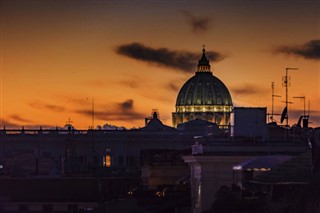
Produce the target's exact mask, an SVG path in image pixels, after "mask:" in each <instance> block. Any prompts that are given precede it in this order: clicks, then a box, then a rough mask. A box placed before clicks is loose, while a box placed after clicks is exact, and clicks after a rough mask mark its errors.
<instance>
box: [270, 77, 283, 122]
mask: <svg viewBox="0 0 320 213" xmlns="http://www.w3.org/2000/svg"><path fill="white" fill-rule="evenodd" d="M271 89H272V106H271V121H272V122H273V121H274V119H273V116H274V113H273V109H274V97H281V96H280V95H275V94H274V82H271Z"/></svg>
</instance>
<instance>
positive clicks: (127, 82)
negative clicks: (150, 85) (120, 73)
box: [118, 80, 140, 89]
mask: <svg viewBox="0 0 320 213" xmlns="http://www.w3.org/2000/svg"><path fill="white" fill-rule="evenodd" d="M118 83H119V84H122V85H125V86H127V87H130V88H133V89H136V88H138V87H139V84H140V83H139V82H138V81H135V80H123V81H119V82H118Z"/></svg>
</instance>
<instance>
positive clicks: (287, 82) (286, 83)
mask: <svg viewBox="0 0 320 213" xmlns="http://www.w3.org/2000/svg"><path fill="white" fill-rule="evenodd" d="M289 70H298V68H290V67H287V68H286V75H285V76H283V77H282V81H283V82H282V85H283V86H284V87H285V88H286V101H285V103H286V109H287V114H286V116H285V119H286V127H288V126H289V110H288V103H291V102H289V101H288V88H289V86H290V77H289V76H288V71H289Z"/></svg>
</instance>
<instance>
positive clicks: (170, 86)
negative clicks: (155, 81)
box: [168, 82, 180, 92]
mask: <svg viewBox="0 0 320 213" xmlns="http://www.w3.org/2000/svg"><path fill="white" fill-rule="evenodd" d="M168 88H169V89H170V90H172V91H175V92H177V91H179V89H180V87H179V86H178V85H177V84H175V83H173V82H171V83H169V84H168Z"/></svg>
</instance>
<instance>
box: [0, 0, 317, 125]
mask: <svg viewBox="0 0 320 213" xmlns="http://www.w3.org/2000/svg"><path fill="white" fill-rule="evenodd" d="M0 24H1V26H0V83H1V85H0V122H1V124H0V128H1V126H6V128H17V127H21V126H24V127H25V128H28V127H29V128H32V127H39V126H42V127H48V128H49V127H55V126H64V125H65V124H66V123H68V122H69V119H70V121H72V125H74V126H75V128H77V129H87V128H88V127H90V126H98V125H100V126H102V125H105V124H112V125H116V126H124V127H126V128H138V127H143V126H144V118H146V117H148V116H150V115H151V112H152V110H154V109H156V110H157V111H158V112H159V115H160V119H161V120H162V122H163V123H164V124H166V125H170V126H172V118H171V115H172V112H174V111H175V102H176V98H177V95H178V92H179V90H180V88H181V87H182V86H183V84H184V83H185V82H186V81H187V80H188V79H189V78H191V77H192V76H193V75H194V74H195V71H196V65H197V62H198V59H199V58H200V57H201V54H202V48H203V45H205V48H206V51H207V53H208V57H209V60H210V64H211V68H212V72H213V75H215V76H216V77H218V78H219V79H220V80H221V81H223V82H224V84H225V85H226V86H227V87H228V89H229V92H230V94H231V97H232V100H233V104H234V106H237V107H267V108H268V112H269V113H271V107H272V98H271V97H272V90H271V84H272V82H274V94H275V95H278V96H281V97H275V98H274V112H275V113H281V112H282V110H283V108H284V106H285V103H284V101H285V88H284V87H283V86H282V78H283V76H284V75H285V71H286V68H288V67H289V68H298V70H289V72H288V73H289V76H290V87H289V92H288V95H289V101H290V102H292V103H291V104H289V122H290V124H291V125H293V124H294V123H296V122H297V120H298V118H299V116H300V115H301V114H303V110H304V101H303V99H301V98H293V97H305V99H304V100H305V105H306V110H308V108H309V107H308V106H309V103H310V121H311V122H312V123H311V126H314V127H315V126H320V107H319V106H320V76H319V75H320V72H319V71H320V2H319V1H316V0H256V1H253V0H212V1H209V0H207V1H191V0H189V1H188V0H179V1H174V0H173V1H167V0H163V1H162V0H154V1H153V0H144V1H143V0H139V1H134V0H131V1H129V0H127V1H122V0H119V1H102V0H90V1H89V0H86V1H84V0H70V1H67V0H65V1H62V0H36V1H35V0H32V1H31V0H19V1H18V0H0ZM92 112H94V116H92V114H93V113H92ZM275 119H276V120H277V121H279V120H280V118H279V117H277V116H275Z"/></svg>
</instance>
